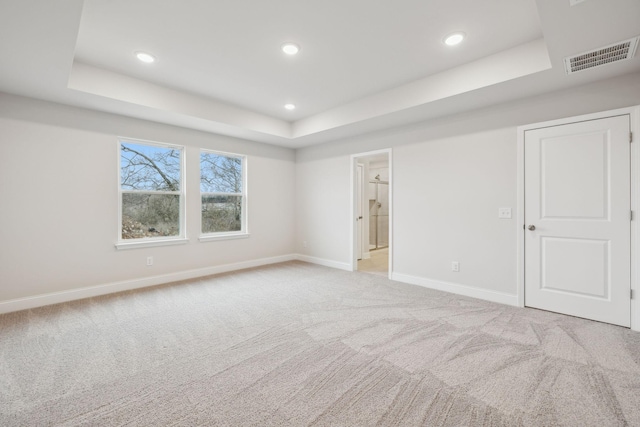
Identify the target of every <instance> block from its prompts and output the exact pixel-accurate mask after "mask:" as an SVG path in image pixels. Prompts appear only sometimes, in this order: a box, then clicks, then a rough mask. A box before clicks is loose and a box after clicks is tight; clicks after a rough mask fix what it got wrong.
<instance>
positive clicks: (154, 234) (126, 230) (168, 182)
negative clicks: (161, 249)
mask: <svg viewBox="0 0 640 427" xmlns="http://www.w3.org/2000/svg"><path fill="white" fill-rule="evenodd" d="M182 159H183V149H182V147H176V146H170V145H164V144H158V143H147V142H139V141H136V142H132V141H120V230H119V236H120V237H119V239H118V240H119V244H118V245H117V246H118V248H121V247H122V246H125V245H123V243H125V242H129V243H141V242H150V243H151V242H154V241H155V243H158V241H167V240H178V239H180V238H183V239H184V223H183V218H184V212H183V210H184V191H183V181H184V180H183V166H182V165H183V160H182Z"/></svg>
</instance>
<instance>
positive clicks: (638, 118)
mask: <svg viewBox="0 0 640 427" xmlns="http://www.w3.org/2000/svg"><path fill="white" fill-rule="evenodd" d="M622 115H629V118H630V128H631V132H632V133H633V142H631V147H630V148H631V149H630V155H631V159H630V163H631V165H630V166H631V195H630V196H631V210H632V211H633V220H632V221H631V272H630V282H631V290H632V292H633V298H632V299H631V329H632V330H634V331H640V303H639V302H638V298H640V295H639V294H640V292H639V289H640V287H639V283H640V257H639V255H640V254H639V253H638V248H640V227H639V226H638V222H639V221H640V204H639V202H640V200H639V199H640V194H638V192H639V191H640V149H639V147H638V145H639V144H640V106H634V107H628V108H620V109H616V110H609V111H602V112H598V113H593V114H585V115H581V116H575V117H567V118H563V119H559V120H551V121H547V122H541V123H532V124H529V125H525V126H519V127H518V130H517V132H518V140H517V144H518V145H517V156H518V157H517V209H516V212H517V216H516V224H515V226H516V236H517V251H516V256H517V282H518V283H517V297H518V306H519V307H524V303H525V301H524V286H525V271H524V270H525V253H524V239H525V230H524V225H525V222H524V197H525V194H524V138H525V132H526V131H528V130H533V129H538V128H544V127H552V126H561V125H566V124H570V123H576V122H584V121H589V120H597V119H603V118H607V117H612V116H622Z"/></svg>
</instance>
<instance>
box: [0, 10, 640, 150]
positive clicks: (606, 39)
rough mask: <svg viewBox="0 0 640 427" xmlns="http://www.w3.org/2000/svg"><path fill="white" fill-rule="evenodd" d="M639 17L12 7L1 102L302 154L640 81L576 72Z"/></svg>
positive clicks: (0, 73)
mask: <svg viewBox="0 0 640 427" xmlns="http://www.w3.org/2000/svg"><path fill="white" fill-rule="evenodd" d="M639 17H640V0H586V1H584V2H582V3H579V4H577V5H576V6H570V2H569V0H483V1H477V0H429V1H425V0H399V1H397V2H390V1H388V0H349V1H344V0H342V1H337V0H323V1H322V2H306V1H300V0H270V1H268V2H265V1H255V0H253V1H249V0H233V1H232V0H181V1H179V2H177V1H175V0H135V1H131V0H86V1H82V0H65V1H63V2H51V1H47V0H2V1H0V58H1V59H0V91H3V92H7V93H14V94H19V95H25V96H30V97H35V98H40V99H45V100H50V101H56V102H61V103H65V104H70V105H76V106H81V107H86V108H92V109H96V110H101V111H107V112H113V113H118V114H123V115H128V116H132V117H138V118H143V119H148V120H154V121H158V122H163V123H169V124H174V125H179V126H185V127H190V128H194V129H200V130H204V131H209V132H215V133H220V134H224V135H231V136H236V137H243V138H247V139H252V140H256V141H261V142H266V143H271V144H276V145H282V146H286V147H293V148H295V147H302V146H305V145H310V144H315V143H322V142H326V141H330V140H334V139H339V138H344V137H348V136H353V135H357V134H361V133H364V132H370V131H372V130H376V129H380V128H381V127H389V126H397V125H402V124H406V123H411V122H415V121H418V120H425V119H432V118H437V117H440V116H443V115H446V114H453V113H457V112H461V111H467V110H471V109H474V108H479V107H482V106H486V105H489V104H493V103H498V102H504V101H508V100H512V99H517V98H521V97H525V96H530V95H534V94H537V93H542V92H548V91H553V90H558V89H562V88H566V87H570V86H576V85H581V84H585V83H589V82H592V81H596V80H601V79H604V78H609V77H613V76H617V75H621V74H626V73H630V72H635V71H638V70H640V59H639V57H640V55H636V57H635V58H634V59H631V60H628V61H624V62H620V63H616V64H612V65H608V66H605V67H601V68H598V69H593V70H588V71H584V72H580V73H577V74H574V75H571V76H567V75H565V73H564V70H563V66H562V59H563V58H564V57H565V56H569V55H574V54H577V53H581V52H584V51H586V50H591V49H594V48H598V47H601V46H605V45H608V44H611V43H614V42H617V41H621V40H625V39H628V38H631V37H634V36H637V35H639V34H640V24H639V23H638V18H639ZM453 31H464V32H465V33H466V34H467V39H466V40H465V41H464V42H463V44H461V45H459V46H456V47H453V48H450V47H447V46H445V45H444V44H443V43H442V39H443V37H444V36H445V35H447V34H449V33H451V32H453ZM285 41H293V42H296V43H298V44H299V45H301V47H302V49H301V51H300V53H299V54H298V55H296V56H293V57H291V56H286V55H284V54H283V53H282V52H281V51H280V45H281V44H282V43H284V42H285ZM138 50H140V51H147V52H149V53H152V54H153V55H155V56H156V57H157V58H158V60H157V62H155V63H154V64H151V65H146V64H143V63H141V62H139V61H138V60H137V59H136V58H135V56H134V52H136V51H138ZM289 102H291V103H294V104H296V105H297V106H298V108H297V109H296V110H295V111H293V112H289V111H286V110H284V108H283V105H284V104H285V103H289Z"/></svg>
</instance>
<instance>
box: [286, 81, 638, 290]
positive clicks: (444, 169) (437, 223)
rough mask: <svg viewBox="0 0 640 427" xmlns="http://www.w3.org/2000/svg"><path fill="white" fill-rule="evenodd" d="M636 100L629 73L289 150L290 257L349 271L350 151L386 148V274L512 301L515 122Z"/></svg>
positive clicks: (515, 278) (515, 212)
mask: <svg viewBox="0 0 640 427" xmlns="http://www.w3.org/2000/svg"><path fill="white" fill-rule="evenodd" d="M637 104H640V74H637V73H636V74H632V75H626V76H622V77H618V78H615V79H611V80H606V81H601V82H598V83H596V84H591V85H588V86H580V87H576V88H573V89H569V90H564V91H561V92H556V93H549V94H544V95H540V96H536V97H533V98H528V99H524V100H519V101H516V102H510V103H508V104H502V105H497V106H493V107H490V108H485V109H482V110H477V111H473V112H469V113H464V114H460V115H455V116H448V117H445V118H442V119H439V120H432V121H428V122H423V123H418V124H415V125H412V126H405V127H402V128H397V129H388V130H385V131H382V132H376V133H372V134H369V135H364V136H360V137H357V138H353V139H350V140H343V141H335V142H333V143H329V144H324V145H320V146H312V147H308V148H305V149H302V150H298V151H297V153H296V162H297V163H296V174H297V177H298V180H299V183H298V186H297V189H296V198H297V206H298V209H299V211H298V227H297V231H296V245H297V248H298V251H304V253H306V254H307V255H309V256H310V257H317V258H326V259H328V260H330V261H331V262H334V263H337V264H341V265H350V262H351V261H350V245H351V241H350V234H349V233H350V231H349V230H350V221H351V218H350V216H349V212H350V187H349V186H350V175H349V174H350V172H349V168H350V164H349V163H350V162H349V158H350V155H352V154H358V153H364V152H367V151H372V150H379V149H383V148H388V147H393V160H392V161H393V164H392V169H393V176H392V185H393V194H394V196H393V197H394V200H393V203H394V205H393V215H394V217H393V223H392V227H393V241H392V251H393V272H394V277H395V278H397V279H401V280H405V281H409V282H411V283H416V284H425V285H433V284H434V283H436V284H439V285H441V286H440V287H441V288H444V289H451V290H452V291H463V292H467V291H465V290H470V291H469V292H467V293H468V294H473V295H475V296H480V297H487V298H489V299H495V300H499V301H510V302H514V301H515V298H513V297H511V296H515V295H516V284H517V277H516V244H517V242H516V233H517V232H518V224H516V222H515V218H517V211H516V160H517V159H516V142H517V134H516V129H517V126H520V125H524V124H528V123H535V122H541V121H545V120H551V119H557V118H562V117H570V116H575V115H580V114H586V113H591V112H598V111H604V110H610V109H615V108H621V107H627V106H631V105H637ZM311 177H325V179H317V180H313V179H311ZM318 196H319V197H318ZM499 207H512V208H513V218H514V219H512V220H499V219H498V208H499ZM519 227H522V225H521V224H520V225H519ZM302 240H309V241H310V243H309V247H307V248H302V247H301V242H302ZM451 261H459V262H460V272H459V273H453V272H452V271H451ZM503 296H506V297H505V298H503Z"/></svg>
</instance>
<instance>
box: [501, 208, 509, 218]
mask: <svg viewBox="0 0 640 427" xmlns="http://www.w3.org/2000/svg"><path fill="white" fill-rule="evenodd" d="M498 218H500V219H511V208H498Z"/></svg>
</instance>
